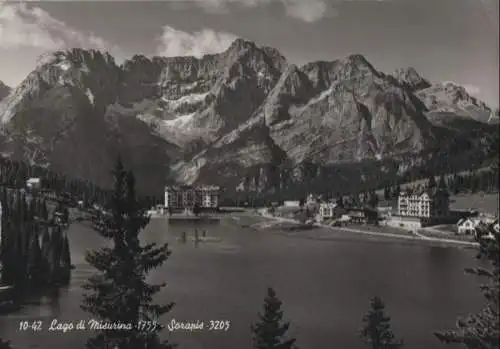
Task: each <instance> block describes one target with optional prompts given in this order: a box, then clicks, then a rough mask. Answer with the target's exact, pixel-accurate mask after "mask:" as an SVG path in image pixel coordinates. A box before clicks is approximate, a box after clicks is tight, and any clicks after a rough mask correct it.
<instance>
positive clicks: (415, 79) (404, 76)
mask: <svg viewBox="0 0 500 349" xmlns="http://www.w3.org/2000/svg"><path fill="white" fill-rule="evenodd" d="M393 77H394V78H395V79H396V80H397V81H398V82H399V83H400V84H401V85H403V86H404V87H406V88H408V89H409V90H411V91H418V90H422V89H424V88H428V87H430V86H431V84H430V83H429V81H427V80H425V79H424V78H423V77H421V76H420V75H419V74H418V73H417V71H416V70H415V68H412V67H409V68H406V69H397V70H396V71H395V73H394V74H393Z"/></svg>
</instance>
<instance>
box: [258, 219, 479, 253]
mask: <svg viewBox="0 0 500 349" xmlns="http://www.w3.org/2000/svg"><path fill="white" fill-rule="evenodd" d="M257 217H261V218H264V219H265V220H266V221H264V222H259V223H255V224H253V225H252V226H251V228H252V229H255V230H265V229H269V228H272V227H274V226H277V225H279V224H280V223H291V224H297V225H300V224H301V223H300V222H298V221H297V220H294V219H291V218H283V217H275V216H271V215H262V214H261V215H258V216H257ZM273 222H274V223H273ZM313 225H314V226H315V227H318V228H324V229H327V230H329V231H332V232H339V233H342V232H344V233H345V232H348V233H354V234H357V235H365V236H372V237H382V238H389V239H395V240H397V239H400V240H411V241H416V242H418V241H422V242H426V243H438V244H441V245H446V246H452V247H465V248H473V247H479V243H477V242H471V241H463V240H454V239H446V238H436V237H429V236H425V235H424V234H422V233H419V232H417V231H414V232H413V234H412V235H410V234H404V233H401V234H396V233H384V232H375V231H370V230H360V229H355V228H350V227H332V226H329V225H326V224H321V223H313ZM304 231H306V230H305V229H304Z"/></svg>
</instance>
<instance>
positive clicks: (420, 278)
mask: <svg viewBox="0 0 500 349" xmlns="http://www.w3.org/2000/svg"><path fill="white" fill-rule="evenodd" d="M241 221H244V222H243V223H244V224H251V223H252V221H251V218H248V217H242V218H241ZM195 228H196V229H195ZM69 234H70V242H71V249H72V259H73V262H74V264H75V266H76V269H75V270H73V274H72V280H71V284H70V285H69V287H67V288H65V289H61V290H60V295H59V297H54V296H53V295H52V297H51V296H50V295H44V296H43V297H39V298H38V299H35V300H30V301H29V302H27V304H26V305H25V306H24V307H23V309H21V311H20V312H18V313H16V314H13V315H12V316H9V317H0V337H4V338H9V339H11V340H12V342H13V344H14V345H16V346H17V347H19V348H36V347H37V345H40V344H42V343H43V345H41V346H40V347H42V348H54V349H58V348H61V349H67V348H82V347H83V345H84V342H85V339H86V337H87V336H89V335H90V333H86V332H79V333H77V332H72V333H67V334H65V335H55V334H53V333H50V332H48V331H43V332H41V333H30V334H29V335H26V333H21V332H19V331H18V325H19V321H20V319H40V318H44V319H46V324H47V326H48V324H49V323H50V320H51V319H52V318H58V319H68V320H73V321H78V320H80V319H87V318H89V314H86V313H84V312H83V311H82V310H81V309H80V302H81V300H82V294H83V291H82V288H81V285H82V284H83V283H84V282H85V281H86V280H87V279H88V277H89V276H90V275H91V274H92V273H93V269H92V268H91V267H90V266H88V265H87V264H86V263H85V254H86V252H87V251H88V250H89V249H95V248H99V247H102V246H104V245H105V242H104V241H103V240H102V239H101V238H100V237H99V236H98V235H97V234H95V233H94V232H93V231H91V230H90V229H88V228H84V227H81V226H73V227H72V228H71V231H70V232H69ZM143 240H144V241H145V242H153V241H154V242H158V243H165V242H168V243H169V246H170V249H171V250H172V255H171V257H170V258H169V260H168V261H167V263H166V264H165V266H163V267H162V268H160V269H158V270H156V271H154V272H153V273H151V275H150V276H149V278H148V280H149V281H150V282H154V283H158V282H163V281H167V284H168V286H167V288H166V289H165V290H164V291H162V293H161V294H160V295H159V296H158V301H160V302H164V303H167V302H170V301H174V302H175V303H176V306H175V307H174V309H173V311H172V313H171V314H169V315H168V316H166V317H165V319H164V322H165V323H166V322H169V321H170V320H171V319H172V317H175V318H177V319H185V320H205V321H208V320H213V319H220V320H226V319H228V320H230V321H231V322H232V328H231V330H230V331H228V332H225V333H218V334H215V333H208V332H200V333H180V332H177V333H165V334H164V335H165V336H167V337H171V338H173V339H174V340H175V341H176V342H178V343H179V344H181V347H182V348H185V349H197V348H204V349H207V348H208V349H211V348H238V349H240V348H241V349H245V348H250V343H251V338H250V333H249V325H250V324H251V323H252V322H254V321H255V320H256V316H257V312H259V311H260V309H261V306H262V300H263V298H264V296H265V291H266V288H267V287H268V286H273V287H274V288H275V289H276V291H277V293H278V296H279V297H280V298H281V299H282V301H283V303H284V305H283V306H284V312H285V316H286V318H287V320H290V321H291V322H292V328H291V331H292V333H295V334H296V335H297V336H298V344H299V345H300V347H303V348H312V349H322V348H325V349H326V348H334V347H337V348H349V349H358V348H364V346H363V343H361V342H360V340H359V338H358V336H357V332H356V331H357V329H358V328H359V326H360V324H361V318H362V315H363V313H364V312H365V311H366V309H367V307H368V301H369V298H370V297H371V296H373V295H380V296H382V297H383V298H384V299H385V301H386V303H387V307H388V311H389V313H390V315H391V317H392V319H393V322H394V328H395V331H396V332H397V334H398V336H401V337H404V338H405V342H406V343H407V346H406V348H408V349H417V348H418V349H420V348H435V347H439V343H438V342H437V340H436V339H435V338H434V337H433V335H432V331H433V330H435V329H439V328H446V327H450V326H451V327H452V326H453V324H454V323H455V316H456V315H457V313H462V314H465V313H468V312H469V311H473V310H476V309H478V308H480V306H481V302H482V299H481V294H480V293H479V292H478V290H477V284H476V281H475V280H474V279H473V278H471V277H469V276H466V275H464V273H463V268H465V267H467V266H471V265H472V264H473V263H474V259H473V257H474V253H473V252H472V251H467V250H460V249H457V248H436V247H431V246H423V245H421V244H418V243H409V242H403V241H401V242H400V241H397V242H391V243H387V242H377V240H376V239H373V238H366V237H359V236H353V235H350V234H345V233H344V234H341V233H338V234H336V235H335V236H333V237H332V236H331V233H330V232H328V231H322V230H318V231H309V232H306V233H294V234H293V235H291V234H284V233H281V232H277V231H276V232H271V231H267V232H264V231H256V230H252V229H242V228H241V226H239V225H238V224H234V222H232V223H231V222H226V221H222V222H221V224H217V225H215V224H209V225H207V226H202V225H197V226H196V227H194V226H192V227H189V226H186V225H174V226H168V225H167V224H166V222H165V221H164V220H162V219H155V220H152V221H151V223H150V225H149V226H148V229H147V232H146V233H145V234H144V236H143ZM448 348H451V347H448Z"/></svg>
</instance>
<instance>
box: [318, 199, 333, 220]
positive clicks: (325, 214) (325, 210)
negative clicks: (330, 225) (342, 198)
mask: <svg viewBox="0 0 500 349" xmlns="http://www.w3.org/2000/svg"><path fill="white" fill-rule="evenodd" d="M336 207H337V204H334V203H333V202H322V203H320V204H319V216H320V219H321V220H324V219H333V218H335V208H336Z"/></svg>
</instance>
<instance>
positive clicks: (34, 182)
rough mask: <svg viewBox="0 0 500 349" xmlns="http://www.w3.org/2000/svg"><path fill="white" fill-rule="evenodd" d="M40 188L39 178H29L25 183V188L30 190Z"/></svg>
mask: <svg viewBox="0 0 500 349" xmlns="http://www.w3.org/2000/svg"><path fill="white" fill-rule="evenodd" d="M41 187H42V186H41V181H40V178H30V179H28V180H27V181H26V188H28V189H30V190H39V189H40V188H41Z"/></svg>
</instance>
